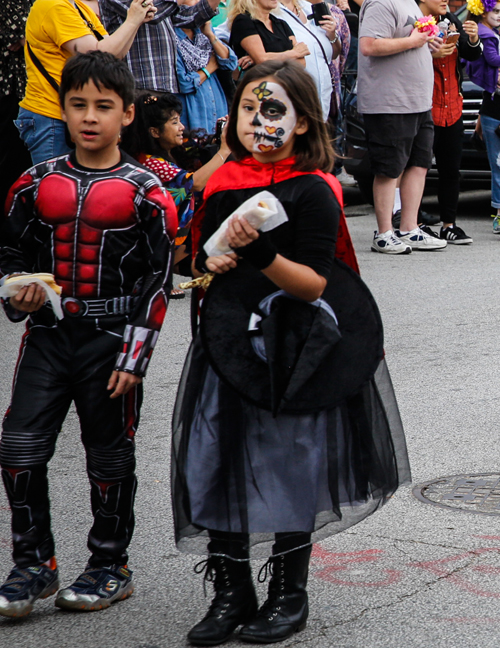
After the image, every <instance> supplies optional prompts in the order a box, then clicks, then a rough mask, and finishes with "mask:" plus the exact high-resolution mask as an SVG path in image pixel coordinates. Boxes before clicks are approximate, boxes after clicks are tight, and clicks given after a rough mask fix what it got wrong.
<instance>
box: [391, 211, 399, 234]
mask: <svg viewBox="0 0 500 648" xmlns="http://www.w3.org/2000/svg"><path fill="white" fill-rule="evenodd" d="M400 227H401V210H400V209H398V211H396V212H394V214H393V215H392V229H393V230H396V229H399V228H400Z"/></svg>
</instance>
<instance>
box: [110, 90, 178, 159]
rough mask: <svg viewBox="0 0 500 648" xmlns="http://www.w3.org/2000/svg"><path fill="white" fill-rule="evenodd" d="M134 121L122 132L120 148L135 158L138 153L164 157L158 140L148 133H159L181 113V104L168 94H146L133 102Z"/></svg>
mask: <svg viewBox="0 0 500 648" xmlns="http://www.w3.org/2000/svg"><path fill="white" fill-rule="evenodd" d="M134 103H135V117H134V121H133V122H132V123H131V124H130V126H127V128H125V129H124V130H123V133H122V142H121V148H123V149H124V150H125V151H127V153H128V154H129V155H131V156H132V157H135V158H137V157H138V156H139V154H140V153H146V154H147V155H159V156H161V157H165V151H164V150H163V149H162V148H161V147H160V145H159V143H158V139H157V138H156V137H153V136H152V135H151V133H150V132H149V129H150V128H157V129H158V130H159V131H160V132H161V131H162V130H163V125H164V124H165V122H166V121H168V120H169V119H170V117H172V115H173V114H174V113H178V114H179V115H180V114H181V112H182V103H181V102H180V100H179V99H178V98H177V97H176V96H175V95H173V94H172V93H170V92H165V93H164V94H161V95H160V96H158V97H157V96H155V95H150V94H148V93H147V92H146V93H144V94H141V95H139V96H138V97H137V98H136V100H135V102H134Z"/></svg>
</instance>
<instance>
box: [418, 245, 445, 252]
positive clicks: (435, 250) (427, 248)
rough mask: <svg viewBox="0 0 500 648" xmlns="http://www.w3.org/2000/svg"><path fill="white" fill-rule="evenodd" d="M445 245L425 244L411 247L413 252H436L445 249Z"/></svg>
mask: <svg viewBox="0 0 500 648" xmlns="http://www.w3.org/2000/svg"><path fill="white" fill-rule="evenodd" d="M446 247H447V245H443V246H442V247H427V246H423V245H422V246H421V247H412V248H411V249H412V250H413V251H414V252H420V251H422V252H438V251H439V250H446Z"/></svg>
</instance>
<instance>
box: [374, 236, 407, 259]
mask: <svg viewBox="0 0 500 648" xmlns="http://www.w3.org/2000/svg"><path fill="white" fill-rule="evenodd" d="M372 250H373V252H382V254H410V253H411V247H410V246H409V245H408V244H407V243H403V241H400V240H399V239H397V238H396V237H395V236H394V233H393V231H392V230H388V231H387V232H382V233H380V232H374V233H373V241H372Z"/></svg>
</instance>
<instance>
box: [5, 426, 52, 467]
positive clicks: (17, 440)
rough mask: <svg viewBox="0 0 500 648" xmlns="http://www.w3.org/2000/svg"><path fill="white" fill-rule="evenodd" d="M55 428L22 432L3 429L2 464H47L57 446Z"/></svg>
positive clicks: (17, 465)
mask: <svg viewBox="0 0 500 648" xmlns="http://www.w3.org/2000/svg"><path fill="white" fill-rule="evenodd" d="M56 436H57V432H56V431H55V430H50V431H38V430H37V431H35V432H20V431H17V430H5V429H4V430H3V433H2V439H1V441H0V465H1V466H4V467H8V468H23V467H25V466H39V465H43V466H45V465H47V463H48V462H49V461H50V459H52V455H53V454H54V450H55V447H56Z"/></svg>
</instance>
